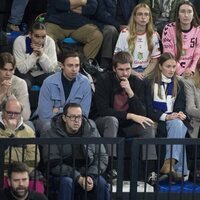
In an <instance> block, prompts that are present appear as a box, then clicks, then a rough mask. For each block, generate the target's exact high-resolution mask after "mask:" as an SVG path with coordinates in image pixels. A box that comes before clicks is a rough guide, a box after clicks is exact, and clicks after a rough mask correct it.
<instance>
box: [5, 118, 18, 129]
mask: <svg viewBox="0 0 200 200" xmlns="http://www.w3.org/2000/svg"><path fill="white" fill-rule="evenodd" d="M3 122H4V125H5V128H6V129H11V130H13V131H14V130H15V129H16V127H17V124H18V120H17V119H8V120H5V119H3Z"/></svg>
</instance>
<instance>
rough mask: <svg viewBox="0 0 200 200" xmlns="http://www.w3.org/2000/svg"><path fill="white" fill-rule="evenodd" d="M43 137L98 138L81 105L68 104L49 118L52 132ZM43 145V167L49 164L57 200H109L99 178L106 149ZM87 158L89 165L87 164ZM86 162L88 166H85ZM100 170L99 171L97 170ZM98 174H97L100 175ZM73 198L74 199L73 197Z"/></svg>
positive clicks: (102, 169) (106, 157)
mask: <svg viewBox="0 0 200 200" xmlns="http://www.w3.org/2000/svg"><path fill="white" fill-rule="evenodd" d="M43 136H44V137H45V138H60V139H64V138H76V137H79V138H93V137H97V138H98V137H100V135H99V132H98V131H97V128H96V126H95V123H94V122H93V121H91V120H88V119H87V118H85V117H84V116H83V112H82V109H81V106H80V105H79V104H77V103H69V104H66V106H65V107H64V111H63V113H61V114H59V115H57V116H55V117H54V118H53V119H52V123H51V129H50V130H49V132H48V134H46V135H43ZM48 149H49V148H48V145H44V146H43V150H42V155H43V159H44V162H45V164H48V162H50V166H51V168H50V173H51V174H52V175H53V176H56V177H57V178H56V177H53V181H54V182H55V185H56V187H57V189H58V199H59V200H69V199H85V198H84V197H85V191H87V192H88V193H87V199H88V200H93V199H99V200H110V192H109V189H108V184H107V183H106V181H105V180H104V178H103V177H102V176H99V175H101V174H102V173H104V171H105V170H106V167H107V164H108V155H107V154H106V150H105V147H104V146H103V145H101V146H100V148H99V146H98V145H94V144H89V145H88V148H87V145H81V144H75V145H72V144H64V145H63V147H61V146H60V145H51V147H50V153H49V152H48ZM87 159H88V162H87V161H86V160H87ZM86 163H88V166H86ZM98 168H99V169H98ZM99 173H100V174H99ZM73 196H75V197H74V198H72V197H73Z"/></svg>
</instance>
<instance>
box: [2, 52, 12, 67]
mask: <svg viewBox="0 0 200 200" xmlns="http://www.w3.org/2000/svg"><path fill="white" fill-rule="evenodd" d="M7 63H11V64H12V66H13V69H15V64H16V62H15V58H14V56H13V55H12V54H11V53H8V52H3V53H0V69H3V68H4V66H5V65H6V64H7Z"/></svg>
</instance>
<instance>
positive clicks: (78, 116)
mask: <svg viewBox="0 0 200 200" xmlns="http://www.w3.org/2000/svg"><path fill="white" fill-rule="evenodd" d="M66 117H68V118H69V119H70V120H71V121H80V120H82V115H66Z"/></svg>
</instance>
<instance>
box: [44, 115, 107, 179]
mask: <svg viewBox="0 0 200 200" xmlns="http://www.w3.org/2000/svg"><path fill="white" fill-rule="evenodd" d="M51 127H52V128H51V130H50V131H49V132H48V133H47V134H46V135H44V136H43V137H45V138H61V139H63V138H69V136H68V135H67V133H66V132H65V127H64V122H63V120H62V114H59V115H57V116H55V117H54V118H53V119H52V124H51ZM78 137H84V138H92V137H97V139H98V137H100V135H99V132H98V130H97V128H96V126H95V123H94V122H93V121H91V120H87V119H85V118H84V119H83V122H82V126H81V128H80V131H79V134H78ZM82 152H83V154H84V156H85V158H86V156H87V150H86V145H82ZM99 153H100V165H99V166H100V173H103V172H104V171H105V170H106V168H107V165H108V155H107V153H106V150H105V147H104V145H101V148H100V152H99V145H95V144H89V145H88V171H87V174H88V175H91V176H93V177H94V176H96V175H98V164H99V163H98V156H99ZM42 156H43V160H44V162H45V163H47V161H48V146H47V145H44V146H43V150H42ZM70 160H72V145H71V144H66V145H63V148H61V146H59V145H51V150H50V171H51V173H52V174H53V175H56V176H59V175H60V174H61V176H68V177H71V178H73V176H74V178H77V176H79V175H80V174H81V173H80V172H79V171H78V169H76V170H75V171H73V166H71V165H70V164H69V163H70ZM83 167H84V166H83Z"/></svg>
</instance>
